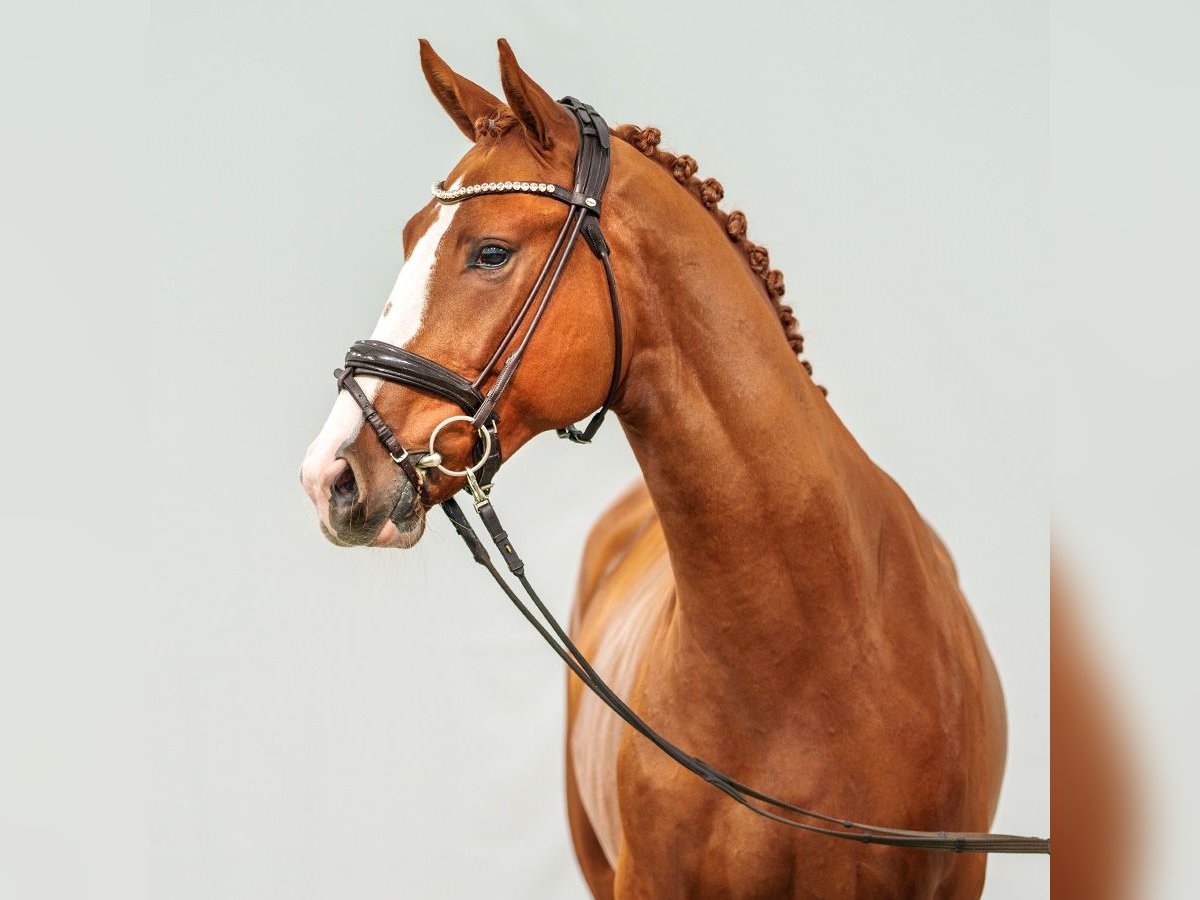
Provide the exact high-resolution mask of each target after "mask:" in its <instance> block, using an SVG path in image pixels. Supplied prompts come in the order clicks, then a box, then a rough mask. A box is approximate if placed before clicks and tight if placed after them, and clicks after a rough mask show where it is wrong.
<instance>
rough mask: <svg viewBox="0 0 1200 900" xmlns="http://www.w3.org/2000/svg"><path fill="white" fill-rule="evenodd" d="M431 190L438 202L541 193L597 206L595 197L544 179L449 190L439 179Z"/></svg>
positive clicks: (578, 203)
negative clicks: (489, 195) (491, 195)
mask: <svg viewBox="0 0 1200 900" xmlns="http://www.w3.org/2000/svg"><path fill="white" fill-rule="evenodd" d="M432 192H433V198H434V199H435V200H437V201H438V202H440V203H457V202H459V201H460V200H466V199H467V198H469V197H478V196H479V195H481V194H543V195H546V196H550V197H553V198H554V199H555V200H559V201H561V202H562V203H566V204H568V205H570V206H583V207H586V208H587V209H597V208H598V207H599V202H598V201H597V200H596V198H595V197H586V196H584V195H583V194H581V193H578V192H576V191H569V190H567V189H566V188H564V187H559V186H558V185H557V184H550V183H548V182H545V181H489V182H487V183H485V184H472V185H464V186H463V187H458V188H454V189H453V190H449V191H448V190H446V189H445V187H443V182H441V181H439V182H437V183H436V184H434V185H433V188H432Z"/></svg>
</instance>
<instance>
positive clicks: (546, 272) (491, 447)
mask: <svg viewBox="0 0 1200 900" xmlns="http://www.w3.org/2000/svg"><path fill="white" fill-rule="evenodd" d="M561 102H562V104H563V106H565V107H566V109H567V110H568V111H570V113H571V114H572V115H573V116H574V118H575V121H576V122H577V123H578V126H579V138H580V141H579V150H578V153H577V154H576V158H575V186H574V188H573V189H567V188H564V187H561V186H559V185H555V184H549V183H544V182H528V181H505V182H490V183H487V184H479V185H471V186H467V187H459V188H455V189H450V190H447V189H445V188H444V187H443V186H442V185H441V184H440V183H439V184H435V185H434V186H433V195H434V197H435V199H437V200H438V201H439V202H441V203H458V202H461V201H463V200H467V199H470V198H471V197H476V196H484V195H493V194H512V193H523V194H533V195H541V196H546V197H551V198H553V199H554V200H557V201H558V202H560V203H563V204H565V205H566V206H567V207H568V211H567V217H566V220H565V221H564V222H563V225H562V228H561V229H560V230H559V233H558V237H557V239H556V240H555V242H554V246H553V248H552V249H551V251H550V254H549V256H548V258H547V259H546V262H545V264H544V265H543V266H542V269H541V271H540V273H539V274H538V277H537V279H536V280H535V282H534V284H533V287H532V288H531V289H530V291H529V294H528V296H527V297H526V299H525V301H524V303H523V304H522V305H521V308H520V310H519V311H518V312H517V315H516V317H515V318H514V319H513V322H512V324H511V325H510V326H509V329H508V332H507V333H506V334H505V336H504V338H503V339H502V340H501V342H500V345H499V346H498V347H497V348H496V350H495V352H494V353H493V354H492V357H491V359H490V360H489V361H488V362H487V364H486V365H485V366H484V367H483V368H482V370H481V372H480V375H479V377H478V378H477V379H476V380H475V381H474V382H471V381H468V380H467V379H466V378H463V377H462V376H461V375H459V374H458V373H456V372H452V371H450V370H449V369H447V368H445V367H444V366H442V365H440V364H439V363H436V362H434V361H433V360H430V359H426V358H425V357H423V356H420V355H419V354H417V353H414V352H412V351H411V350H406V349H404V348H402V347H396V346H393V345H391V344H388V343H385V342H383V341H375V340H363V341H357V342H356V343H355V344H354V345H353V346H352V347H351V348H350V350H349V352H348V353H347V354H346V363H345V368H344V369H338V370H336V371H335V372H334V377H335V378H336V379H337V383H338V388H339V390H345V391H346V392H347V393H349V394H350V396H351V397H352V398H353V399H354V401H355V402H356V403H357V404H358V406H359V408H360V409H361V410H362V413H363V418H364V420H365V421H366V423H367V424H368V425H370V426H371V428H372V430H374V432H375V434H376V436H377V437H378V438H379V441H380V443H382V444H383V446H384V448H385V449H386V450H387V452H388V454H389V455H390V456H391V458H392V460H393V461H394V462H395V463H396V465H398V466H399V467H400V468H401V470H402V471H403V472H404V474H405V475H406V476H407V477H408V479H409V480H410V481H411V482H412V484H413V486H414V487H415V488H416V490H417V493H418V496H419V497H420V498H421V500H422V501H424V500H425V499H426V494H425V487H426V482H425V476H424V472H425V470H427V469H430V468H437V469H439V470H440V471H442V472H443V473H445V474H447V475H450V476H452V477H465V478H466V480H467V488H468V490H469V491H470V493H471V497H472V500H473V505H474V507H475V511H476V513H477V514H478V515H479V519H480V521H481V522H482V523H483V526H484V528H485V529H486V530H487V532H488V535H489V536H490V537H491V539H492V542H493V543H494V544H495V545H496V548H497V549H498V550H499V552H500V555H501V557H502V558H503V560H504V562H505V564H506V565H507V567H508V570H509V572H511V573H512V575H513V576H514V577H515V578H516V579H517V581H518V582H519V583H520V585H521V588H522V590H523V591H524V593H525V594H526V595H527V597H528V598H529V600H530V601H532V603H533V606H534V607H535V608H536V609H537V612H538V613H540V614H541V616H542V617H543V619H544V621H545V623H547V624H548V625H549V628H547V627H546V624H543V622H542V621H540V620H539V619H538V616H537V615H535V614H534V611H533V610H532V609H530V607H529V606H528V605H526V603H525V601H524V600H522V598H521V597H520V595H518V593H517V592H516V591H515V590H514V589H513V587H512V586H511V585H510V583H509V582H508V580H507V579H506V578H505V577H504V576H503V575H502V574H501V573H500V571H499V570H498V569H497V568H496V565H495V563H493V562H492V559H491V556H490V554H489V553H488V550H487V548H486V547H485V545H484V543H483V542H482V541H481V540H480V539H479V536H478V534H477V533H476V532H475V529H474V528H473V527H472V525H471V523H470V522H469V521H468V519H467V517H466V514H465V513H464V512H463V509H462V507H461V506H460V505H459V504H458V501H457V500H456V499H455V498H453V497H451V498H449V499H447V500H445V501H443V502H442V504H441V507H442V509H443V510H444V511H445V513H446V516H447V517H448V518H449V519H450V522H451V523H452V524H453V525H454V529H455V531H457V532H458V534H459V536H460V537H461V538H462V539H463V541H464V542H465V543H466V545H467V548H468V550H469V551H470V553H471V556H472V557H473V558H474V559H475V561H476V562H477V563H479V564H480V565H481V566H483V567H484V568H485V569H487V571H488V574H489V575H491V577H492V579H493V580H494V581H495V582H496V584H497V585H498V586H499V588H500V590H502V591H503V592H504V594H505V596H506V597H508V599H509V600H510V601H512V603H513V605H514V606H515V607H516V608H517V611H518V612H520V613H521V615H522V616H524V617H525V619H526V620H527V621H528V622H529V624H530V625H532V626H533V628H534V629H535V630H536V631H537V633H538V634H540V635H541V636H542V638H543V640H545V641H546V643H547V644H549V645H550V647H551V649H553V650H554V652H555V653H556V654H557V655H558V656H559V658H560V659H562V661H563V662H564V663H565V664H566V666H567V668H569V669H570V670H571V671H572V672H573V673H574V674H575V675H576V677H578V678H579V680H580V681H582V682H583V684H584V685H586V686H587V688H588V689H589V690H591V691H592V693H593V694H595V695H596V696H597V697H598V698H599V699H600V700H601V702H603V703H604V704H605V705H606V706H607V707H608V708H609V709H611V710H612V711H613V712H614V713H616V715H618V716H619V717H620V718H621V719H622V720H623V721H625V722H626V723H627V724H628V725H629V726H630V727H631V728H632V729H633V730H634V731H636V732H637V733H638V734H640V735H642V736H643V737H645V738H646V739H647V740H649V741H650V742H651V743H652V744H654V746H656V747H657V748H658V749H659V750H661V751H662V752H663V753H665V754H666V755H667V756H669V757H670V758H671V759H673V760H674V761H675V762H676V763H678V764H679V765H680V766H682V767H683V768H684V769H687V770H688V771H689V772H691V773H693V774H694V775H696V776H698V777H700V778H702V779H703V780H704V781H706V782H708V783H709V784H711V785H712V786H713V787H715V788H716V789H717V790H719V791H722V792H723V793H725V794H727V795H728V796H729V797H731V798H732V799H733V800H735V801H736V802H738V803H740V804H741V805H742V806H744V807H746V808H747V809H749V810H750V811H751V812H754V813H756V814H757V815H760V816H762V817H764V818H767V819H770V820H771V821H774V822H778V823H780V824H782V825H787V826H790V827H792V828H797V829H800V830H801V831H807V832H812V833H814V834H823V835H827V836H829V837H834V838H840V839H842V840H850V841H857V842H859V843H863V844H883V845H888V846H893V847H911V848H916V849H921V850H942V851H954V852H956V853H1045V854H1048V853H1049V852H1050V841H1049V839H1048V838H1037V837H1020V836H1017V835H1009V834H991V833H985V832H948V831H912V830H908V829H903V828H885V827H882V826H878V825H868V824H864V823H862V822H854V821H851V820H849V819H842V818H838V817H836V816H829V815H825V814H823V813H819V812H815V811H813V810H811V809H805V808H804V807H801V806H797V805H795V804H792V803H788V802H786V801H783V800H779V799H777V798H775V797H772V796H771V795H769V794H766V793H763V792H761V791H758V790H755V789H754V788H752V787H749V786H747V785H745V784H742V783H741V782H739V781H737V780H736V779H734V778H732V777H731V776H729V775H727V774H725V773H724V772H721V771H719V770H718V769H715V768H713V767H712V766H710V765H709V764H708V763H706V762H704V761H703V760H702V759H700V758H699V757H696V756H692V755H691V754H689V753H687V752H686V751H684V750H682V749H680V748H679V747H678V746H676V745H675V744H673V743H671V742H670V741H668V740H667V739H666V738H664V737H663V736H662V735H661V734H659V733H658V732H657V731H655V730H654V729H653V728H652V727H651V726H650V725H648V724H647V723H646V722H645V721H644V720H643V719H642V718H641V717H640V716H638V714H637V713H636V712H634V711H633V710H632V709H631V708H630V707H629V705H628V704H626V703H625V701H624V700H622V699H621V698H620V697H618V696H617V694H616V693H615V692H614V691H613V690H612V688H610V687H609V686H608V684H607V683H605V681H604V679H603V678H601V677H600V675H599V674H597V672H596V670H595V669H594V668H593V667H592V665H591V663H590V662H589V661H588V659H587V657H585V656H584V655H583V653H582V652H581V651H580V650H579V648H578V647H576V646H575V644H574V642H573V641H572V640H571V638H570V637H569V636H568V635H567V633H566V631H565V630H564V629H563V627H562V626H561V625H560V624H559V622H558V620H557V619H555V617H554V616H553V615H552V614H551V613H550V610H549V609H547V608H546V605H545V604H544V603H543V602H542V600H541V598H540V597H539V596H538V594H537V591H535V590H534V588H533V585H532V584H530V582H529V580H528V578H527V577H526V575H525V564H524V563H523V562H522V561H521V557H520V556H519V555H518V554H517V551H516V550H515V549H514V548H513V544H512V541H511V540H510V539H509V536H508V533H507V532H506V531H505V530H504V528H503V526H502V525H501V524H500V519H499V518H498V516H497V515H496V511H495V507H494V506H493V504H492V501H491V499H490V497H489V494H490V490H491V485H492V479H493V477H494V476H495V474H496V470H497V469H498V468H499V466H500V462H501V459H502V456H501V450H500V438H499V435H498V433H497V429H496V426H497V422H498V421H499V416H498V415H497V413H496V406H497V404H498V403H499V401H500V398H501V397H502V396H503V395H504V392H505V391H506V390H507V389H508V386H509V384H510V383H511V382H512V378H513V376H514V375H515V374H516V370H517V367H518V366H519V365H520V364H521V360H522V359H523V358H524V356H525V352H526V350H527V349H528V348H529V343H530V340H531V339H532V337H533V335H534V332H535V331H536V330H537V327H538V325H539V324H540V322H541V320H542V316H543V314H544V313H545V311H546V308H547V306H548V304H549V302H550V298H551V296H552V294H553V293H554V289H555V287H557V285H558V282H559V278H560V277H561V275H562V272H563V269H564V267H565V265H566V262H567V259H568V258H569V257H570V255H571V251H572V250H573V249H574V248H575V244H576V243H577V242H578V239H579V237H580V235H581V234H582V236H583V239H584V241H585V243H586V244H587V245H588V247H589V248H590V249H591V251H592V253H593V254H595V256H596V257H597V259H599V260H600V263H601V265H602V266H603V268H604V275H605V279H606V281H607V283H608V295H609V302H610V303H611V305H612V316H613V329H614V335H615V337H614V350H613V370H612V379H611V381H610V383H609V390H608V395H607V397H605V400H604V403H603V405H602V406H601V407H600V409H599V410H598V411H597V412H596V413H595V414H594V415H593V416H592V418H591V420H590V421H589V422H588V424H587V425H586V426H585V427H584V428H583V429H580V428H578V427H576V426H570V427H567V428H560V429H558V435H559V437H562V438H566V439H568V440H570V441H572V442H574V443H579V444H587V443H591V440H592V438H593V437H594V436H595V434H596V432H597V431H598V430H599V428H600V425H601V424H602V423H603V421H604V417H605V414H606V413H607V412H608V409H609V407H610V406H611V405H612V403H613V401H614V399H615V396H616V393H617V390H618V388H619V386H620V379H621V369H622V343H623V338H622V331H621V308H620V303H619V300H618V296H617V285H616V279H615V278H614V276H613V270H612V263H611V261H610V259H609V256H610V253H609V247H608V243H607V242H606V241H605V239H604V235H603V233H602V232H601V230H600V209H601V203H600V201H601V199H602V197H603V194H604V188H605V186H606V185H607V183H608V176H609V171H610V167H611V159H610V149H611V148H610V143H609V131H608V125H607V124H606V123H605V121H604V119H603V118H601V117H600V115H599V114H598V113H597V112H596V111H595V110H594V109H593V108H592V107H591V106H589V105H587V104H586V103H583V102H581V101H579V100H576V99H575V98H573V97H566V98H564V99H563V100H562V101H561ZM543 288H544V290H543ZM539 291H541V299H540V301H539V300H538V293H539ZM531 312H532V316H531V315H530V313H531ZM526 321H528V322H529V325H528V328H527V329H526V331H525V334H524V336H523V337H522V338H521V340H520V341H519V342H518V343H517V345H516V347H515V348H514V349H513V350H512V352H511V353H510V354H509V356H508V358H507V359H506V360H505V362H504V364H503V366H502V368H501V369H500V372H499V374H498V375H497V376H496V379H495V381H494V382H493V383H492V385H491V387H490V388H489V389H488V390H487V391H486V392H484V390H483V383H484V381H485V379H486V378H487V376H488V374H489V373H490V372H491V371H492V369H493V367H494V366H495V365H496V364H497V362H499V360H500V358H501V356H502V355H503V354H504V352H505V351H506V350H508V349H509V347H510V346H511V345H512V343H513V341H514V339H515V337H516V335H517V332H518V331H519V330H520V328H521V325H522V324H523V323H525V322H526ZM360 375H363V376H371V377H376V378H380V379H383V380H385V381H390V382H393V383H395V384H400V385H404V386H405V387H410V388H414V389H416V390H419V391H423V392H425V393H427V394H432V395H434V396H436V397H440V398H442V399H444V400H447V401H449V402H451V403H453V404H455V405H457V406H458V407H459V408H461V409H462V410H463V413H464V414H463V415H455V416H451V417H449V418H447V419H445V420H444V421H443V422H442V423H441V424H439V425H438V426H437V427H436V428H435V429H434V430H433V433H432V434H431V436H430V441H429V450H428V451H427V452H425V451H417V452H410V451H408V450H406V449H405V448H404V447H403V446H402V445H401V444H400V442H399V440H398V439H397V438H396V435H395V433H394V432H393V431H392V430H391V428H389V427H388V425H387V423H385V422H384V421H383V418H382V417H381V416H380V415H379V412H378V410H376V409H375V406H374V404H373V403H372V402H371V400H370V398H368V397H367V395H366V393H365V392H364V391H363V390H362V388H361V386H360V385H359V384H358V382H357V381H356V380H355V378H356V376H360ZM453 422H466V423H469V424H470V426H471V428H472V429H473V430H474V431H475V433H476V435H477V439H476V442H475V447H474V450H473V454H472V455H473V457H474V458H473V460H472V462H471V464H470V465H468V466H467V468H465V469H461V470H453V469H447V468H445V466H444V465H443V464H442V457H441V454H439V453H438V452H437V451H436V449H435V445H436V442H437V437H438V434H439V433H440V432H441V430H442V429H443V428H444V427H446V426H447V425H449V424H450V423H453ZM783 813H791V814H792V815H794V816H800V817H802V818H804V819H808V820H809V821H807V822H800V821H797V820H796V819H794V818H791V817H789V816H786V815H783ZM814 823H823V824H814Z"/></svg>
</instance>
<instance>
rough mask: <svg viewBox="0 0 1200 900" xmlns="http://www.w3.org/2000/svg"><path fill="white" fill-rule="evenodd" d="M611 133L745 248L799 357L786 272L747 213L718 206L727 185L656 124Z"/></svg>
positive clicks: (809, 366) (800, 338)
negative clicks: (754, 234)
mask: <svg viewBox="0 0 1200 900" xmlns="http://www.w3.org/2000/svg"><path fill="white" fill-rule="evenodd" d="M612 133H613V134H614V135H615V136H616V137H619V138H620V139H621V140H623V141H625V143H627V144H629V145H630V146H631V147H634V148H635V149H637V150H638V151H639V152H640V153H641V154H642V155H643V156H645V157H647V158H648V159H652V160H654V162H656V163H658V164H659V165H660V166H662V167H663V168H664V169H666V170H667V171H668V172H670V173H671V175H672V177H674V179H675V180H676V181H677V182H679V184H681V185H683V187H685V188H686V189H687V190H688V191H689V192H690V193H691V194H692V195H693V196H694V197H695V198H696V199H697V200H699V201H700V202H701V203H702V204H704V208H705V209H707V210H708V211H709V213H711V214H712V217H713V218H714V219H716V220H717V223H718V224H720V225H721V227H722V228H723V229H724V231H725V233H726V234H727V235H729V239H730V240H731V241H733V243H734V244H735V245H736V246H737V247H738V249H739V250H741V251H742V255H743V256H745V257H746V262H747V263H748V264H749V266H750V270H751V271H752V272H753V273H754V274H755V275H757V276H758V278H759V280H760V281H761V282H762V285H763V289H764V290H765V291H766V292H767V297H768V299H770V301H771V306H772V307H774V309H775V314H776V315H777V316H778V317H779V324H780V325H781V326H782V327H783V334H784V337H786V338H787V342H788V344H790V345H791V348H792V350H793V351H795V353H796V356H797V357H799V356H800V354H801V353H803V352H804V337H803V336H802V335H801V334H800V329H799V325H798V323H797V322H796V317H795V316H794V315H793V314H792V308H791V307H790V306H787V305H786V304H784V303H783V302H781V300H780V298H781V297H783V273H782V272H780V271H779V270H778V269H772V268H771V262H770V257H769V256H768V255H767V248H766V247H763V246H762V245H760V244H755V243H754V242H753V241H751V240H749V239H748V238H747V237H746V216H745V214H744V213H742V212H741V211H738V210H735V211H734V212H731V213H726V212H724V211H723V210H721V209H718V208H717V204H718V203H720V202H721V199H722V198H723V197H724V196H725V189H724V188H723V187H721V182H719V181H717V180H716V179H715V178H704V179H700V178H697V177H696V171H697V170H698V169H699V168H700V164H699V163H698V162H696V160H695V158H694V157H691V156H687V155H683V156H676V155H675V154H673V153H669V152H667V151H666V150H660V149H659V147H658V144H659V141H661V140H662V132H661V131H659V130H658V129H657V128H654V127H653V126H651V127H648V128H638V127H637V126H636V125H618V126H617V127H616V128H613V129H612ZM800 365H802V366H804V370H805V371H806V372H808V374H809V375H812V370H813V369H812V363H810V362H809V361H808V360H807V359H801V360H800ZM818 387H820V385H818ZM820 389H821V392H822V393H827V392H826V390H825V388H823V387H821V388H820Z"/></svg>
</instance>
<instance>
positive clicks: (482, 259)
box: [475, 244, 508, 269]
mask: <svg viewBox="0 0 1200 900" xmlns="http://www.w3.org/2000/svg"><path fill="white" fill-rule="evenodd" d="M506 262H508V251H507V250H505V249H504V248H503V247H497V246H496V245H495V244H488V245H487V246H486V247H483V248H481V249H480V251H479V255H478V256H476V257H475V265H477V266H479V267H480V268H481V269H498V268H500V267H501V266H502V265H504V264H505V263H506Z"/></svg>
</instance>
